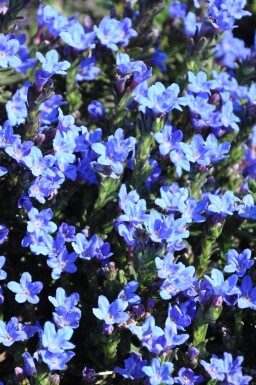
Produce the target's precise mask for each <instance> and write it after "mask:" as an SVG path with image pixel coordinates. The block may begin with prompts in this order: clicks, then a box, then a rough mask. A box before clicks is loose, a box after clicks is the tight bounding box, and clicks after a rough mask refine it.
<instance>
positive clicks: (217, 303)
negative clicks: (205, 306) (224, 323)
mask: <svg viewBox="0 0 256 385" xmlns="http://www.w3.org/2000/svg"><path fill="white" fill-rule="evenodd" d="M222 303H223V297H222V295H219V296H218V297H214V298H213V300H212V307H214V308H215V309H216V308H219V307H221V306H222Z"/></svg>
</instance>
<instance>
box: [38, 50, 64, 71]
mask: <svg viewBox="0 0 256 385" xmlns="http://www.w3.org/2000/svg"><path fill="white" fill-rule="evenodd" d="M36 56H37V58H38V60H39V61H40V62H41V63H42V68H43V70H44V71H46V72H48V73H49V74H51V75H53V74H60V75H66V73H67V72H66V70H67V69H68V68H69V67H70V66H71V64H70V63H69V62H68V61H67V60H64V61H62V62H59V55H58V52H57V51H56V50H55V49H52V50H51V51H48V52H47V54H46V56H45V57H44V56H43V55H42V54H41V52H37V53H36Z"/></svg>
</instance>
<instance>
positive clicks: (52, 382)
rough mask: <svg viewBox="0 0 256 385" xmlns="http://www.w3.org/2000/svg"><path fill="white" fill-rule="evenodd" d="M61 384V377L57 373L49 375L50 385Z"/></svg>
mask: <svg viewBox="0 0 256 385" xmlns="http://www.w3.org/2000/svg"><path fill="white" fill-rule="evenodd" d="M59 383H60V376H59V375H58V374H57V373H55V374H50V375H49V385H59Z"/></svg>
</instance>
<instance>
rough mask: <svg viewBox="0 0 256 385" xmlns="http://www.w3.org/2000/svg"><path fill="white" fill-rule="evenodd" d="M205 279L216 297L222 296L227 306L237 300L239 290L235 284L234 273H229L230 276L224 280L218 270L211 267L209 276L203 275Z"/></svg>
mask: <svg viewBox="0 0 256 385" xmlns="http://www.w3.org/2000/svg"><path fill="white" fill-rule="evenodd" d="M205 279H206V280H207V281H208V282H209V283H210V284H211V287H212V289H213V292H214V295H215V297H216V298H217V297H222V298H223V300H224V301H225V302H226V303H227V304H228V305H229V306H232V305H234V304H235V303H236V302H237V300H238V297H239V295H240V293H241V291H240V289H239V288H238V287H237V286H236V284H237V280H238V276H237V275H236V274H233V275H231V277H229V278H228V279H227V280H226V281H225V280H224V276H223V274H222V272H221V271H220V270H218V269H212V273H211V277H209V276H208V275H205Z"/></svg>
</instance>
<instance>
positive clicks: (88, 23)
mask: <svg viewBox="0 0 256 385" xmlns="http://www.w3.org/2000/svg"><path fill="white" fill-rule="evenodd" d="M93 25H94V23H93V20H92V18H91V17H90V16H89V15H86V16H85V18H84V26H85V27H86V28H87V29H88V30H89V31H92V30H93Z"/></svg>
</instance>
